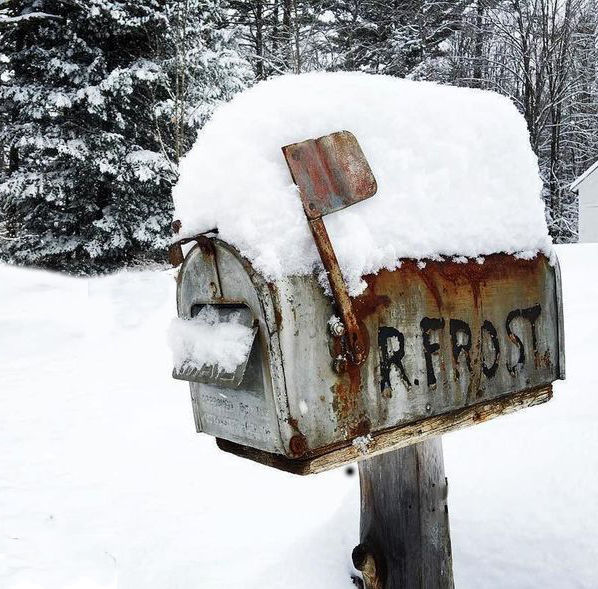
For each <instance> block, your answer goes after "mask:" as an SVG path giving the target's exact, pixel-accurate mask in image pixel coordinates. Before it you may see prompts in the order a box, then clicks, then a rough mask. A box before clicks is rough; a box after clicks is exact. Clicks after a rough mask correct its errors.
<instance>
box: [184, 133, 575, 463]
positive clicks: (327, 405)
mask: <svg viewBox="0 0 598 589" xmlns="http://www.w3.org/2000/svg"><path fill="white" fill-rule="evenodd" d="M351 137H352V136H351ZM353 140H354V138H353V139H352V140H351V141H353ZM305 143H307V142H305ZM296 145H297V146H300V148H297V149H299V152H297V149H296V148H295V147H296V146H287V148H285V156H286V157H287V161H288V162H289V167H290V170H291V174H292V176H293V178H294V180H295V182H296V183H297V184H298V186H299V189H300V192H301V197H302V200H303V203H304V206H305V210H306V215H307V219H308V221H316V222H317V223H318V224H317V225H315V226H314V225H312V232H313V233H314V238H316V243H317V245H318V249H319V251H320V255H321V257H322V261H323V262H324V265H325V267H326V269H327V271H328V276H329V280H330V286H331V291H332V294H327V292H326V291H325V289H324V288H323V287H322V285H321V284H320V282H319V281H318V278H317V276H316V275H315V274H314V275H307V276H288V277H286V278H284V279H280V280H276V281H267V280H266V279H264V277H263V276H261V275H260V273H259V272H258V271H256V269H255V268H254V267H253V266H252V264H251V263H250V262H249V261H248V260H246V259H244V258H243V256H242V255H241V254H240V253H239V252H238V251H237V250H236V249H235V248H234V247H232V246H231V245H230V244H228V243H226V242H224V241H222V240H220V239H219V238H218V237H217V235H215V234H213V235H200V236H198V237H196V238H195V241H196V244H195V245H194V246H193V248H192V249H191V250H190V251H189V253H188V254H187V256H186V258H185V259H184V262H183V263H182V266H181V268H180V270H179V274H178V279H177V280H178V288H177V306H178V314H179V317H180V318H182V319H187V320H191V319H192V318H193V317H194V316H195V315H197V314H198V313H199V312H200V311H201V309H203V308H205V307H206V306H210V307H211V308H212V309H214V310H215V311H216V313H217V314H218V315H217V316H218V318H219V320H221V321H227V320H229V318H230V315H231V313H235V316H236V318H237V321H239V322H240V323H242V324H243V325H245V326H246V327H247V328H248V329H249V330H251V339H250V343H249V346H248V351H247V353H246V357H245V358H244V359H243V361H242V362H240V363H239V365H238V366H237V368H236V369H235V370H234V371H230V370H229V371H225V370H221V369H219V367H218V366H205V367H201V366H200V367H195V368H186V369H181V370H175V372H174V376H175V378H178V379H183V380H187V381H189V382H190V387H191V400H192V405H193V413H194V418H195V425H196V428H197V431H199V432H204V433H207V434H210V435H212V436H215V437H216V438H217V441H218V445H219V447H220V448H221V449H223V450H226V451H228V452H233V453H235V454H238V455H241V456H244V457H246V458H250V459H253V460H256V461H259V462H261V463H264V464H267V465H270V466H274V467H277V468H281V469H285V470H288V471H291V472H294V473H297V474H308V473H312V472H319V471H322V470H326V469H328V468H332V467H335V466H338V465H340V464H343V463H346V462H349V461H352V460H355V459H356V458H359V457H360V456H364V455H373V454H377V453H380V452H384V451H386V450H390V449H394V448H399V447H402V446H406V445H409V444H413V443H416V442H419V441H421V440H423V439H426V438H427V437H430V436H435V435H440V434H442V433H445V432H448V431H451V430H455V429H459V428H462V427H465V426H468V425H472V424H475V423H479V422H482V421H485V420H488V419H491V418H493V417H495V416H498V415H502V414H505V413H509V412H512V411H515V410H518V409H521V408H525V407H529V406H533V405H536V404H539V403H543V402H545V401H547V400H549V399H550V398H551V396H552V383H553V381H555V380H556V379H559V378H563V377H564V344H563V323H562V317H563V315H562V302H561V283H560V274H559V266H558V262H557V261H556V259H552V260H549V259H547V258H546V257H544V256H543V255H538V256H537V257H535V258H533V259H518V258H516V257H514V256H511V255H506V254H493V255H490V256H487V257H485V259H484V260H477V261H476V260H469V261H466V262H464V263H462V262H461V261H452V260H444V261H427V262H426V263H425V264H424V263H421V262H417V261H410V260H404V261H403V262H402V264H401V266H400V267H399V268H397V269H395V270H392V271H391V270H381V271H380V272H378V273H377V274H375V275H369V276H365V277H364V280H365V282H366V284H367V287H366V288H365V290H364V291H363V293H362V294H361V295H359V296H358V297H355V298H353V299H350V300H349V298H348V297H345V296H344V295H345V294H346V293H343V291H342V284H341V285H340V286H339V282H338V281H339V280H341V281H342V276H341V274H340V270H338V266H337V265H336V259H335V257H334V251H333V249H332V246H330V242H329V241H327V240H326V239H324V240H321V239H320V240H319V238H318V235H319V236H320V237H321V236H322V231H324V236H325V230H324V227H323V224H322V216H323V215H325V214H328V213H330V214H334V211H335V210H338V209H339V208H342V207H343V206H347V205H348V204H351V202H346V200H347V199H343V198H341V199H340V201H336V202H335V201H333V200H328V201H327V203H324V204H322V202H323V201H322V200H321V199H320V200H319V201H318V200H317V196H318V194H317V193H318V191H322V190H324V191H328V192H329V191H330V186H328V187H326V186H325V187H324V188H322V186H323V184H322V183H320V184H319V185H317V186H316V184H317V183H314V178H313V177H311V179H310V178H307V179H306V178H302V177H301V170H300V166H301V165H305V166H306V169H308V170H313V167H314V163H313V161H312V162H311V163H310V161H309V157H307V156H309V153H308V152H306V151H301V150H302V149H304V148H305V149H308V148H309V149H311V148H313V147H314V145H316V144H310V145H306V146H305V145H303V144H296ZM301 146H303V147H301ZM316 147H318V150H319V151H318V153H319V154H320V155H319V156H318V157H322V154H324V157H326V153H328V154H329V155H328V157H329V158H333V157H336V158H337V159H338V158H340V159H343V158H345V159H346V158H347V157H348V158H351V157H354V159H357V160H359V161H360V162H362V163H363V162H364V158H363V157H362V155H360V153H359V152H358V146H357V145H356V142H355V144H352V145H350V146H349V148H348V149H349V151H351V150H353V154H351V153H343V152H342V150H340V151H339V148H338V147H339V146H338V144H337V145H335V146H330V145H329V146H328V147H326V145H325V144H324V146H322V145H319V146H318V145H316ZM355 150H357V151H355ZM314 153H315V152H314ZM339 154H340V155H339ZM293 158H294V159H293ZM291 160H292V161H291ZM293 162H294V163H293ZM306 162H307V164H306ZM333 164H334V162H333ZM364 165H365V164H364ZM324 167H325V168H327V169H328V168H330V169H336V170H337V171H338V167H339V166H338V165H337V166H336V167H335V166H334V165H330V166H324ZM349 167H350V169H351V173H352V174H355V171H356V169H358V168H356V167H355V166H349ZM358 174H359V172H358ZM338 176H339V175H338V173H337V180H338ZM364 178H365V180H364ZM372 180H373V176H371V177H370V173H369V171H368V170H367V169H366V170H364V171H363V174H362V175H361V181H360V182H357V183H354V184H353V185H352V186H349V187H348V188H347V187H344V188H343V187H342V186H341V188H340V189H339V185H338V182H337V183H336V186H335V187H333V190H336V191H337V192H339V191H340V192H341V193H342V194H341V197H343V194H345V193H347V192H351V193H359V192H360V191H361V192H362V194H361V196H358V198H357V199H356V200H361V199H363V198H366V197H369V196H371V195H372V194H373V192H375V181H373V183H372ZM310 182H311V184H310ZM306 183H307V184H306ZM314 186H315V188H314ZM318 186H319V188H318ZM310 187H311V188H310ZM312 189H314V190H315V196H314V193H313V191H312V192H310V191H311V190H312ZM343 191H344V193H343ZM308 193H309V194H308ZM370 193H372V194H370ZM310 194H311V196H310ZM314 199H315V200H314ZM310 202H311V203H313V202H316V206H315V207H314V206H311V207H310V206H309V203H310ZM318 207H319V208H320V214H318ZM310 211H311V212H312V215H311V216H310V214H309V212H310ZM328 246H329V247H328ZM336 270H338V272H336ZM335 272H336V274H335ZM335 281H336V284H335ZM347 305H350V312H349V311H347Z"/></svg>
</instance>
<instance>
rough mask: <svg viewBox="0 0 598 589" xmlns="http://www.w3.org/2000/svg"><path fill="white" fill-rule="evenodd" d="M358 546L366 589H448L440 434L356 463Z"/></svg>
mask: <svg viewBox="0 0 598 589" xmlns="http://www.w3.org/2000/svg"><path fill="white" fill-rule="evenodd" d="M359 477H360V487H361V524H360V542H361V543H360V544H359V546H357V547H356V548H355V549H354V551H353V562H354V564H355V567H356V568H357V569H358V570H360V571H362V574H363V578H364V581H365V587H366V588H367V589H453V587H454V585H453V567H452V557H451V541H450V532H449V521H448V507H447V491H448V484H447V480H446V478H445V476H444V463H443V458H442V439H441V438H440V437H438V438H433V439H431V440H427V441H425V442H420V443H419V444H414V445H412V446H407V447H406V448H401V449H399V450H394V451H391V452H386V453H385V454H381V455H379V456H374V457H373V458H369V459H366V460H363V461H361V462H360V463H359Z"/></svg>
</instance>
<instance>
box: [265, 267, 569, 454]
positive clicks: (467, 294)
mask: <svg viewBox="0 0 598 589" xmlns="http://www.w3.org/2000/svg"><path fill="white" fill-rule="evenodd" d="M420 266H421V265H418V264H417V263H415V262H411V261H405V262H404V263H403V264H402V265H401V267H400V268H398V269H396V270H394V271H388V270H382V271H381V272H379V273H378V274H377V275H375V276H374V275H372V276H366V277H365V280H366V283H367V289H366V290H365V292H364V293H363V294H362V295H361V296H360V297H358V298H357V299H356V300H355V305H354V306H355V309H356V313H357V315H358V319H359V320H360V321H361V322H362V324H363V325H364V326H365V328H366V329H367V333H368V335H369V338H370V354H369V357H368V359H367V361H366V363H365V364H364V365H362V366H360V367H356V366H353V365H351V364H348V365H347V366H346V369H345V371H344V372H342V373H340V374H339V373H337V372H335V370H334V369H333V362H334V359H335V358H337V357H341V356H342V354H343V341H342V337H333V336H331V334H330V333H329V330H328V329H327V324H328V321H329V319H330V317H331V315H333V313H334V310H333V307H332V304H331V301H330V299H329V298H328V297H327V296H325V295H324V293H323V290H322V288H321V287H320V285H319V284H318V283H317V281H316V280H315V278H313V277H295V278H292V279H289V280H288V281H287V282H285V283H279V284H278V291H277V296H276V304H277V306H278V307H279V312H280V315H281V317H282V320H281V322H280V323H281V330H280V342H281V350H282V355H283V364H284V372H285V377H286V383H287V387H288V402H289V411H290V415H291V419H292V420H293V421H294V422H295V423H296V424H297V429H298V431H299V432H300V434H301V435H302V436H303V437H304V440H305V453H306V455H309V454H310V453H311V454H318V453H322V452H324V451H327V450H331V449H334V448H335V447H338V446H339V444H343V443H347V442H350V441H352V440H355V438H358V440H357V443H358V444H359V443H361V442H362V441H364V440H365V441H367V438H366V437H365V436H367V435H369V434H370V433H371V434H375V433H376V432H382V431H385V430H390V429H392V428H397V427H401V426H405V425H407V424H411V423H418V422H422V423H423V422H424V420H426V419H428V418H432V417H434V416H442V415H446V414H451V413H454V412H456V411H459V410H461V409H463V408H466V407H472V406H475V405H476V404H482V403H485V402H488V401H490V400H493V399H498V398H508V397H509V396H510V395H516V394H520V393H521V392H523V391H534V390H538V391H545V392H546V391H548V388H549V387H550V384H551V383H552V382H553V381H554V380H556V379H558V378H562V377H563V376H564V360H563V334H562V309H561V298H560V278H559V274H558V265H557V266H554V265H551V264H550V263H549V261H548V260H547V259H546V258H545V257H543V256H538V257H536V258H534V259H532V260H523V259H516V258H515V257H513V256H508V255H492V256H489V257H487V258H486V259H485V260H484V262H483V263H478V262H476V261H469V262H467V263H456V262H450V261H445V262H430V263H428V264H427V265H425V267H420ZM537 398H538V399H544V400H546V399H547V398H549V395H548V392H547V393H546V394H544V393H543V394H542V395H538V397H537ZM522 406H523V404H522ZM511 410H512V409H511ZM453 429H454V428H453ZM285 445H286V444H285ZM289 456H292V453H291V454H289Z"/></svg>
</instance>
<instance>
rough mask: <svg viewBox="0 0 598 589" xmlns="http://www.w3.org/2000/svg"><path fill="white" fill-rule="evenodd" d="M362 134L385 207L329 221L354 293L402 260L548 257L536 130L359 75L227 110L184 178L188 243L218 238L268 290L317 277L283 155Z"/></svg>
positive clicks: (461, 96) (282, 86) (300, 81)
mask: <svg viewBox="0 0 598 589" xmlns="http://www.w3.org/2000/svg"><path fill="white" fill-rule="evenodd" d="M340 130H348V131H351V132H352V133H353V134H354V135H355V136H356V137H357V139H358V141H359V142H360V144H361V147H362V149H363V151H364V153H365V155H366V157H367V158H368V160H369V163H370V165H371V167H372V170H373V172H374V175H375V177H376V180H377V183H378V193H377V195H376V196H374V198H371V199H369V200H367V201H364V202H362V203H359V204H357V205H354V206H353V207H350V208H349V209H345V210H344V211H340V212H337V213H334V214H332V215H330V216H328V217H326V225H327V227H328V231H329V233H330V237H331V240H332V243H333V245H334V247H335V250H336V253H337V256H338V258H339V262H340V264H341V267H342V269H343V272H344V274H345V277H346V278H347V280H348V281H349V285H350V287H351V289H352V291H353V293H355V292H356V291H357V290H359V289H358V285H359V282H360V278H361V276H362V275H364V274H367V273H375V272H377V271H378V270H380V269H381V268H389V269H392V268H394V267H396V266H397V264H398V263H400V259H401V258H416V259H424V258H438V257H439V256H467V257H477V256H483V255H485V254H490V253H494V252H505V253H519V254H522V255H525V256H532V255H534V254H536V253H537V252H545V253H548V252H549V251H550V248H551V245H550V239H549V237H548V232H547V229H546V223H545V219H544V207H543V204H542V201H541V199H540V191H541V187H542V185H541V181H540V178H539V176H538V163H537V160H536V157H535V155H534V154H533V152H532V149H531V147H530V143H529V139H528V132H527V127H526V124H525V120H524V119H523V117H522V116H521V115H520V114H519V113H518V111H517V109H516V108H515V106H514V105H513V104H512V103H511V102H510V101H509V100H508V99H507V98H505V97H503V96H500V95H498V94H495V93H492V92H487V91H481V90H472V89H465V88H455V87H449V86H440V85H436V84H433V83H427V82H412V81H407V80H400V79H396V78H391V77H387V76H373V75H368V74H361V73H334V74H330V73H313V74H304V75H298V76H294V75H289V76H282V77H278V78H275V79H272V80H269V81H266V82H262V83H260V84H258V85H256V86H254V87H253V88H251V89H250V90H248V91H246V92H244V93H242V94H240V95H237V97H236V98H234V99H233V100H232V101H231V102H230V103H228V104H225V105H223V106H222V107H220V108H219V109H218V110H217V112H216V113H215V114H214V116H213V118H212V120H211V121H210V122H209V123H208V124H207V125H206V126H205V128H204V129H203V130H202V131H201V133H200V135H199V139H198V141H197V143H196V145H195V146H194V147H193V149H192V150H191V151H190V152H189V154H188V155H187V157H186V158H185V159H184V160H183V161H182V164H181V175H180V180H179V183H178V185H177V186H176V188H175V190H174V199H175V205H176V218H178V219H180V220H181V221H182V231H183V234H184V235H185V236H190V235H194V234H197V233H200V232H203V231H206V230H209V229H211V228H214V227H217V228H218V229H219V232H220V237H221V238H222V239H224V240H225V241H227V242H229V243H231V244H232V245H234V246H236V247H237V248H238V249H239V250H240V251H241V253H242V254H243V255H245V256H246V257H247V258H249V259H250V260H251V261H252V262H253V264H254V266H255V267H256V268H257V269H258V270H259V271H261V272H262V273H263V274H264V276H265V277H266V278H268V279H276V278H280V277H282V276H284V275H290V274H306V273H309V272H311V271H312V270H313V269H314V267H315V266H317V265H318V264H319V258H318V254H317V251H316V249H315V246H314V245H313V241H312V237H311V235H310V233H309V229H308V225H307V223H306V220H305V217H304V214H303V210H302V207H301V202H300V200H299V196H298V194H297V191H296V187H295V186H294V184H293V182H292V179H291V176H290V174H289V171H288V169H287V166H286V162H285V160H284V157H283V155H282V152H281V147H282V146H283V145H287V144H290V143H294V142H298V141H303V140H305V139H311V138H316V137H319V136H322V135H326V134H328V133H332V132H335V131H340Z"/></svg>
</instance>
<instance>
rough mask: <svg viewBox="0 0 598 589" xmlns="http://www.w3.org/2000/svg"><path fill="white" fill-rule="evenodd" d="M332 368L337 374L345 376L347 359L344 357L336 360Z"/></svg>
mask: <svg viewBox="0 0 598 589" xmlns="http://www.w3.org/2000/svg"><path fill="white" fill-rule="evenodd" d="M332 368H333V370H334V372H336V373H337V374H344V373H345V372H346V371H347V359H346V358H343V357H342V356H339V357H338V358H335V359H334V362H333V363H332Z"/></svg>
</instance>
